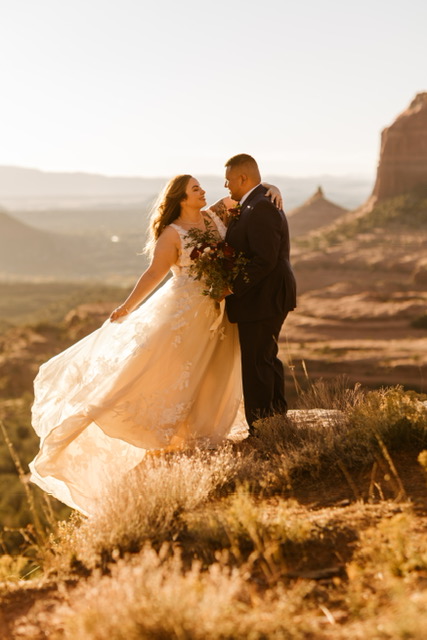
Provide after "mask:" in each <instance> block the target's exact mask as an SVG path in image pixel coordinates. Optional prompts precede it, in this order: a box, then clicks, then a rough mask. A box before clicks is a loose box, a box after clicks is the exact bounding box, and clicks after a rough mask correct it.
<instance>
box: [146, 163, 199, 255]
mask: <svg viewBox="0 0 427 640" xmlns="http://www.w3.org/2000/svg"><path fill="white" fill-rule="evenodd" d="M191 177H192V176H191V175H189V174H187V173H185V174H183V175H179V176H175V177H174V178H172V179H171V180H169V182H168V183H167V185H166V186H165V188H164V189H163V191H161V192H160V195H159V197H158V198H157V200H156V202H155V204H154V206H153V209H152V211H153V213H152V214H151V219H150V229H149V239H148V242H147V245H146V247H145V250H146V251H147V252H148V253H150V254H152V253H153V250H154V245H155V244H156V241H157V240H158V239H159V237H160V234H161V233H162V231H163V229H165V227H167V226H168V224H171V223H172V222H173V221H174V220H176V219H177V218H178V217H179V215H180V213H181V202H182V201H183V200H185V199H186V197H187V194H186V193H185V190H186V188H187V185H188V182H189V180H190V178H191Z"/></svg>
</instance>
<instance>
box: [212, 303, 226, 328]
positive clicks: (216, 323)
mask: <svg viewBox="0 0 427 640" xmlns="http://www.w3.org/2000/svg"><path fill="white" fill-rule="evenodd" d="M224 312H225V298H224V300H221V302H220V303H219V309H218V316H217V317H216V319H215V320H214V322H213V323H212V324H211V326H210V327H209V330H210V331H217V329H218V327H219V325H220V324H221V322H222V319H223V317H224Z"/></svg>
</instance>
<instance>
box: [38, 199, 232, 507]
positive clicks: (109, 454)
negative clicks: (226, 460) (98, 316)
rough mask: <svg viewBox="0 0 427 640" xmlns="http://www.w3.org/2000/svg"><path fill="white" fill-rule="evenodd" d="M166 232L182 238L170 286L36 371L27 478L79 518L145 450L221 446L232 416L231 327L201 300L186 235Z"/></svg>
mask: <svg viewBox="0 0 427 640" xmlns="http://www.w3.org/2000/svg"><path fill="white" fill-rule="evenodd" d="M207 213H208V215H209V216H210V218H211V220H213V222H214V223H215V225H216V228H217V229H218V232H219V234H220V236H221V237H222V238H224V237H225V231H226V229H225V227H224V225H223V223H222V221H221V220H220V219H219V218H218V217H217V216H216V214H214V213H213V212H210V211H209V212H207ZM171 226H173V227H174V228H175V229H176V230H177V232H178V233H179V235H180V239H181V253H180V256H179V258H178V260H177V262H176V264H175V265H174V266H173V268H172V272H173V275H172V278H170V279H169V280H168V281H167V282H166V283H165V284H164V285H163V286H162V287H161V288H160V289H158V290H157V292H156V293H155V294H153V295H152V297H151V298H149V299H148V300H147V301H146V302H145V303H144V304H143V305H142V306H141V307H139V309H137V310H135V311H134V312H133V313H131V314H130V315H128V316H127V317H126V318H125V319H124V321H122V322H110V320H107V321H106V322H105V323H104V324H103V325H102V326H101V327H100V328H99V329H98V330H96V331H94V332H93V333H92V334H90V335H89V336H87V337H86V338H84V339H83V340H80V341H79V342H78V343H76V344H75V345H73V346H72V347H70V348H69V349H67V350H66V351H64V352H62V353H60V354H59V355H57V356H55V357H54V358H52V359H51V360H49V361H48V362H46V363H45V364H44V365H42V367H41V368H40V371H39V373H38V375H37V378H36V380H35V382H34V390H35V401H34V405H33V410H32V411H33V427H34V429H35V430H36V432H37V434H38V435H39V436H40V438H41V445H40V451H39V453H38V455H37V456H36V458H35V459H34V460H33V462H32V463H31V464H30V469H31V472H32V475H31V480H32V481H33V482H34V483H36V484H37V485H39V486H40V487H41V488H42V489H44V490H45V491H47V492H48V493H51V494H53V495H54V496H55V497H56V498H58V499H59V500H61V501H62V502H64V503H66V504H68V505H70V506H71V507H73V508H75V509H78V510H79V511H81V512H83V513H86V514H89V513H92V512H93V511H94V510H95V509H96V504H97V502H98V501H99V498H100V496H101V495H102V492H103V490H104V488H105V486H106V484H107V483H108V481H109V479H111V478H117V477H118V476H121V475H123V474H124V473H126V472H127V471H129V470H130V469H132V468H133V467H135V466H136V465H138V464H139V463H140V462H141V460H142V459H143V458H144V456H145V455H146V453H147V450H163V449H169V448H171V449H174V448H177V449H179V448H180V447H182V446H184V445H185V446H187V445H190V446H191V445H194V446H215V445H217V444H218V443H220V442H221V441H222V440H223V439H224V438H225V437H226V436H227V435H228V434H229V432H230V430H231V427H232V425H233V422H234V421H235V418H236V414H237V411H238V408H239V404H240V401H241V394H242V392H241V375H240V353H239V342H238V333H237V327H236V325H232V324H230V323H229V322H228V320H227V318H226V316H223V317H222V318H221V317H220V315H219V314H220V310H219V309H218V304H217V303H215V302H214V301H213V300H212V299H211V298H209V297H207V296H204V295H202V289H203V284H201V283H200V282H198V281H195V280H194V279H193V278H192V277H191V276H190V275H189V266H190V264H191V258H190V255H189V254H190V251H191V249H188V248H186V247H185V243H186V240H185V237H186V232H185V231H184V230H183V229H182V228H181V227H180V226H178V225H175V224H173V225H171Z"/></svg>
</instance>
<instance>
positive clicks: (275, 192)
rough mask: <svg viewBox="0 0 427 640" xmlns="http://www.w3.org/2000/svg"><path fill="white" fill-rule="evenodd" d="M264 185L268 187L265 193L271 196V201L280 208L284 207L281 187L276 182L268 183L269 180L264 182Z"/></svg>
mask: <svg viewBox="0 0 427 640" xmlns="http://www.w3.org/2000/svg"><path fill="white" fill-rule="evenodd" d="M262 184H263V185H264V187H266V188H267V189H268V191H267V193H266V194H265V195H266V196H267V197H268V198H270V200H271V202H272V203H273V204H274V205H275V206H276V207H277V208H278V209H283V198H282V194H281V193H280V189H279V188H278V187H276V186H275V185H274V184H268V182H263V183H262Z"/></svg>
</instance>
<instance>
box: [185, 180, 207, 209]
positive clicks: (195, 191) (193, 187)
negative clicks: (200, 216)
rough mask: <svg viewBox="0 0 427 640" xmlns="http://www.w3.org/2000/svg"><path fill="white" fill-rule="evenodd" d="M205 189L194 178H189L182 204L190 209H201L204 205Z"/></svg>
mask: <svg viewBox="0 0 427 640" xmlns="http://www.w3.org/2000/svg"><path fill="white" fill-rule="evenodd" d="M205 193H206V192H205V191H204V190H203V189H202V187H201V186H200V183H199V181H198V180H196V178H190V180H189V181H188V184H187V188H186V190H185V195H186V199H185V200H184V202H183V204H185V206H186V207H189V208H191V209H197V208H198V209H202V207H204V206H205V205H206V198H205Z"/></svg>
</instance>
